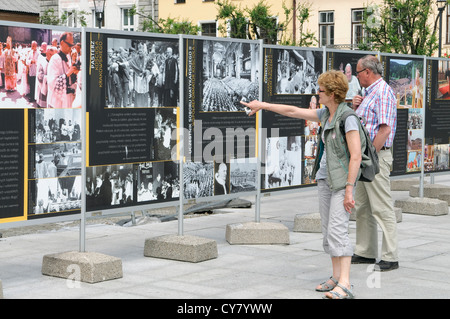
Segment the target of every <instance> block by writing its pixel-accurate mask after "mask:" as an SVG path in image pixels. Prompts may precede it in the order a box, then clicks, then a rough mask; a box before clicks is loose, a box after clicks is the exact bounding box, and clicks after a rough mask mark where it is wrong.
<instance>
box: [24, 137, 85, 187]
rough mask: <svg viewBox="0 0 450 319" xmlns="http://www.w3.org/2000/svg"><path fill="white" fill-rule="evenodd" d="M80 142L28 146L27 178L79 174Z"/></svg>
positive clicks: (80, 159)
mask: <svg viewBox="0 0 450 319" xmlns="http://www.w3.org/2000/svg"><path fill="white" fill-rule="evenodd" d="M81 152H82V150H81V143H80V142H76V143H55V144H36V145H31V146H30V151H29V167H30V168H31V169H32V170H31V171H30V173H29V175H28V176H29V178H34V179H39V178H54V177H64V176H79V175H81V162H82V153H81Z"/></svg>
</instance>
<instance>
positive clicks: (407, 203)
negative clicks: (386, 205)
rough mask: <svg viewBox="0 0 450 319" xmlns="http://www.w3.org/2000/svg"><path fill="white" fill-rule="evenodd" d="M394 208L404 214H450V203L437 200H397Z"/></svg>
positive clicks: (412, 198)
mask: <svg viewBox="0 0 450 319" xmlns="http://www.w3.org/2000/svg"><path fill="white" fill-rule="evenodd" d="M394 206H395V207H399V208H401V209H402V212H403V213H410V214H418V215H430V216H439V215H447V214H448V203H447V202H446V201H443V200H439V199H435V198H427V197H422V198H420V197H409V198H406V199H399V200H396V201H395V203H394Z"/></svg>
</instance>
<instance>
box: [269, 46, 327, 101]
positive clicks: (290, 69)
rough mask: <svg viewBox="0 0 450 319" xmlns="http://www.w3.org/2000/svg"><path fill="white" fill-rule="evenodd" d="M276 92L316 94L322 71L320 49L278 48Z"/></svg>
mask: <svg viewBox="0 0 450 319" xmlns="http://www.w3.org/2000/svg"><path fill="white" fill-rule="evenodd" d="M278 52H279V53H278V68H277V85H276V93H277V94H317V93H318V90H319V86H318V84H317V79H318V77H319V75H320V73H321V71H322V60H323V59H322V55H323V54H322V53H321V52H320V51H305V50H279V51H278Z"/></svg>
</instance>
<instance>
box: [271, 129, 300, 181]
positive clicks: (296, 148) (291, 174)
mask: <svg viewBox="0 0 450 319" xmlns="http://www.w3.org/2000/svg"><path fill="white" fill-rule="evenodd" d="M301 159H302V143H301V136H283V137H271V138H267V139H266V164H265V167H264V169H265V171H264V182H263V188H264V189H269V188H276V187H286V186H295V185H301V183H302V160H301Z"/></svg>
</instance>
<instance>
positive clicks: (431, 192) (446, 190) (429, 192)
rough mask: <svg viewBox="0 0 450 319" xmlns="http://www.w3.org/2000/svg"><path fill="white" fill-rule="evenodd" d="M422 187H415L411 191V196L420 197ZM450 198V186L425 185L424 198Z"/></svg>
mask: <svg viewBox="0 0 450 319" xmlns="http://www.w3.org/2000/svg"><path fill="white" fill-rule="evenodd" d="M419 192H420V185H413V186H411V187H410V189H409V196H411V197H419ZM445 195H449V196H450V186H447V185H440V184H428V185H423V197H428V198H437V199H438V198H439V196H445Z"/></svg>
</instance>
